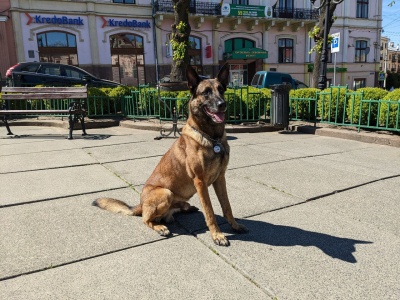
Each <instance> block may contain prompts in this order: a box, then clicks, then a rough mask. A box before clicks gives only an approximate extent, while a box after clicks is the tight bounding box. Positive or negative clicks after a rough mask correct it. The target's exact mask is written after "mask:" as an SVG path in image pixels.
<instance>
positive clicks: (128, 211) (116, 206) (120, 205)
mask: <svg viewBox="0 0 400 300" xmlns="http://www.w3.org/2000/svg"><path fill="white" fill-rule="evenodd" d="M92 205H93V206H97V207H100V208H102V209H104V210H107V211H110V212H112V213H116V214H123V215H127V216H141V215H142V206H141V205H140V204H139V205H137V206H135V207H131V206H129V205H128V204H126V203H125V202H123V201H121V200H117V199H113V198H98V199H96V200H94V201H93V203H92Z"/></svg>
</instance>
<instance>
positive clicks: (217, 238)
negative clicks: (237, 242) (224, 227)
mask: <svg viewBox="0 0 400 300" xmlns="http://www.w3.org/2000/svg"><path fill="white" fill-rule="evenodd" d="M212 238H213V240H214V243H215V244H216V245H218V246H229V240H228V239H227V237H226V236H225V235H224V234H223V233H221V232H217V233H215V234H213V235H212Z"/></svg>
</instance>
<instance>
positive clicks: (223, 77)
mask: <svg viewBox="0 0 400 300" xmlns="http://www.w3.org/2000/svg"><path fill="white" fill-rule="evenodd" d="M217 79H218V81H219V82H221V84H222V86H223V87H224V89H225V90H226V87H227V86H228V83H229V64H228V63H226V64H224V65H223V66H222V68H221V70H219V72H218V75H217Z"/></svg>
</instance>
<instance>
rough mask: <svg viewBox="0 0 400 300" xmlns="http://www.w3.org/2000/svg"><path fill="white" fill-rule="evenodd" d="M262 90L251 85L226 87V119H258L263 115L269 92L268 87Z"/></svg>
mask: <svg viewBox="0 0 400 300" xmlns="http://www.w3.org/2000/svg"><path fill="white" fill-rule="evenodd" d="M262 90H263V91H262ZM262 90H260V89H257V88H254V87H251V86H249V87H243V88H235V89H230V88H228V89H227V91H226V92H225V101H226V102H227V106H228V108H227V114H228V120H232V119H233V120H238V121H240V120H259V119H260V116H264V115H265V113H266V106H267V102H268V99H270V98H271V92H270V91H269V93H268V91H267V90H268V89H262ZM268 94H269V97H268Z"/></svg>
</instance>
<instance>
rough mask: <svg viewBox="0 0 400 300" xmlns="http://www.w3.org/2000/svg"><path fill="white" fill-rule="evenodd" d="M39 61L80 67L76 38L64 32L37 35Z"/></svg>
mask: <svg viewBox="0 0 400 300" xmlns="http://www.w3.org/2000/svg"><path fill="white" fill-rule="evenodd" d="M37 43H38V50H39V60H40V61H44V62H54V63H62V64H67V65H78V51H77V47H76V36H75V35H74V34H71V33H68V32H64V31H47V32H42V33H39V34H37Z"/></svg>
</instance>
